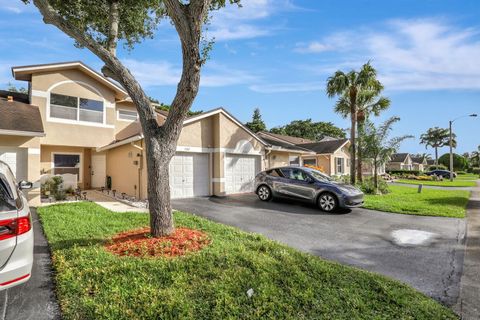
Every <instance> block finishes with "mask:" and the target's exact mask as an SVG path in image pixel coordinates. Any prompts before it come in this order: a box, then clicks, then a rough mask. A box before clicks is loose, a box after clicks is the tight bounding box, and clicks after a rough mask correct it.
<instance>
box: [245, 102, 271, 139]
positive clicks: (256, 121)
mask: <svg viewBox="0 0 480 320" xmlns="http://www.w3.org/2000/svg"><path fill="white" fill-rule="evenodd" d="M245 126H246V127H247V128H248V129H250V130H252V131H253V132H255V133H257V132H260V131H265V130H266V129H267V126H266V125H265V122H263V120H262V115H261V114H260V109H259V108H255V110H253V116H252V121H250V122H247V123H245Z"/></svg>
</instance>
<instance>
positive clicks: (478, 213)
mask: <svg viewBox="0 0 480 320" xmlns="http://www.w3.org/2000/svg"><path fill="white" fill-rule="evenodd" d="M455 311H456V312H457V313H458V314H459V315H460V317H461V319H463V320H470V319H472V320H473V319H480V180H477V188H475V189H474V190H473V191H472V195H471V197H470V201H469V203H468V206H467V240H466V244H465V259H464V263H463V275H462V279H461V283H460V298H459V299H458V303H457V305H456V307H455Z"/></svg>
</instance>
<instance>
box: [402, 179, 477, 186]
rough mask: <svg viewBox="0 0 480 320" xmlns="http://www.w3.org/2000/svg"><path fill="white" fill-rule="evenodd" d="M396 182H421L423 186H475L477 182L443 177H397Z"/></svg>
mask: <svg viewBox="0 0 480 320" xmlns="http://www.w3.org/2000/svg"><path fill="white" fill-rule="evenodd" d="M396 182H400V183H407V184H417V185H418V184H423V185H424V186H439V187H475V186H476V185H477V184H476V182H475V181H472V180H462V179H458V178H457V179H455V180H453V181H450V180H448V179H445V180H443V181H420V180H409V179H399V180H397V181H396Z"/></svg>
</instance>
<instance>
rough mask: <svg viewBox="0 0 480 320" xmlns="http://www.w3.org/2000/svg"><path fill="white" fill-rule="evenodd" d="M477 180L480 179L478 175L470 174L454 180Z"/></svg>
mask: <svg viewBox="0 0 480 320" xmlns="http://www.w3.org/2000/svg"><path fill="white" fill-rule="evenodd" d="M478 179H480V176H479V175H478V174H472V173H467V174H459V175H458V176H457V178H456V180H478Z"/></svg>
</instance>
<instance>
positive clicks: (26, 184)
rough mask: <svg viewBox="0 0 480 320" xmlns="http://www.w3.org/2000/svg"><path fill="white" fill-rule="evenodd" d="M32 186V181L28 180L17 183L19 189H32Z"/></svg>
mask: <svg viewBox="0 0 480 320" xmlns="http://www.w3.org/2000/svg"><path fill="white" fill-rule="evenodd" d="M32 188H33V183H31V182H28V181H24V180H22V181H20V182H19V183H18V189H20V190H26V189H32Z"/></svg>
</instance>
